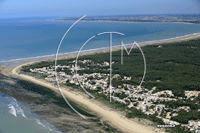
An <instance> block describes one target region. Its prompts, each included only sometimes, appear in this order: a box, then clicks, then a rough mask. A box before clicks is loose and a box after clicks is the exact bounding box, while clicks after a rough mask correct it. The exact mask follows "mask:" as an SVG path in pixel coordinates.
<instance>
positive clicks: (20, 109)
mask: <svg viewBox="0 0 200 133" xmlns="http://www.w3.org/2000/svg"><path fill="white" fill-rule="evenodd" d="M13 99H14V101H15V103H14V104H15V108H16V111H17V114H20V115H22V116H23V117H24V118H26V116H25V114H24V111H23V109H22V108H21V107H20V106H19V105H18V103H17V100H16V99H15V98H13Z"/></svg>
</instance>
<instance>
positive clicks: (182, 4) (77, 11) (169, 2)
mask: <svg viewBox="0 0 200 133" xmlns="http://www.w3.org/2000/svg"><path fill="white" fill-rule="evenodd" d="M186 13H198V14H199V13H200V0H0V18H12V17H36V16H74V15H75V16H77V15H78V16H81V15H113V14H115V15H119V14H186Z"/></svg>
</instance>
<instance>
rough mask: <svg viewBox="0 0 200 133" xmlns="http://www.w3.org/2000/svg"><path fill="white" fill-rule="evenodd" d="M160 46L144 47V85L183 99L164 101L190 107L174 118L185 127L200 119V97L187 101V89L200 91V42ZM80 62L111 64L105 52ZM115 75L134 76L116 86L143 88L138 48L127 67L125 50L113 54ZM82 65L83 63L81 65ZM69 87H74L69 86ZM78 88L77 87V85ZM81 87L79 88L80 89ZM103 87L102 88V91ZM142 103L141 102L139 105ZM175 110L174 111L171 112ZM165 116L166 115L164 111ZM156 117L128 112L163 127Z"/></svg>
mask: <svg viewBox="0 0 200 133" xmlns="http://www.w3.org/2000/svg"><path fill="white" fill-rule="evenodd" d="M157 47H158V46H157V45H152V46H145V47H142V50H143V52H144V54H145V57H146V63H147V64H146V65H147V73H146V76H145V82H144V83H143V84H142V85H143V86H144V87H145V88H147V89H149V90H150V89H152V87H154V86H156V90H154V91H153V93H155V92H158V91H162V90H172V92H173V94H174V95H175V98H177V97H182V98H183V100H177V101H168V102H161V101H158V102H159V103H163V104H165V105H166V107H170V108H176V107H179V106H189V107H190V108H191V111H190V112H185V111H183V110H181V111H179V112H178V114H180V115H178V116H174V117H172V120H176V121H178V122H180V123H182V124H184V123H186V122H188V120H190V119H194V120H196V119H199V118H200V114H199V112H197V109H198V108H199V100H200V96H198V97H197V98H195V99H194V100H193V101H190V100H185V93H184V92H185V90H196V91H200V82H199V81H200V75H199V73H200V69H199V66H200V39H199V40H191V41H187V42H182V43H173V44H163V45H162V47H161V48H157ZM72 60H74V59H70V60H62V61H60V62H59V63H60V64H61V65H67V64H66V63H69V62H70V61H72ZM79 60H92V61H94V62H95V63H103V62H104V61H107V62H109V53H101V54H95V55H87V56H82V57H79ZM113 61H114V64H113V74H119V75H120V76H121V78H123V77H124V76H128V77H132V78H131V80H124V81H122V79H114V80H113V85H114V86H118V85H121V86H122V85H123V84H124V83H126V84H131V85H139V83H140V81H141V79H142V76H143V70H144V64H143V58H142V55H141V53H140V51H139V50H138V49H133V50H132V52H131V54H130V55H129V56H128V55H127V54H126V53H125V51H124V65H121V62H120V61H121V51H115V52H113ZM52 64H53V62H41V63H37V64H33V65H30V66H25V67H23V68H22V70H23V71H25V72H28V71H29V69H30V68H32V69H33V68H36V67H38V68H41V67H42V66H49V65H52ZM79 64H81V63H79ZM108 68H109V67H108V66H105V67H100V66H97V65H92V66H90V69H85V70H80V71H78V73H79V74H83V73H87V74H89V73H94V72H96V73H98V72H99V73H108V72H109V71H108V70H107V69H108ZM91 79H92V78H91ZM67 85H70V86H71V84H69V83H67ZM73 87H75V86H73ZM76 88H77V87H76ZM99 89H100V88H98V90H99ZM98 90H96V91H92V90H88V91H89V92H90V93H92V94H94V95H96V96H97V97H98V98H99V99H101V100H106V101H108V100H109V99H108V97H107V96H105V95H104V94H97V91H98ZM116 95H119V97H120V98H124V97H125V94H121V95H120V94H116ZM108 103H109V104H111V105H115V106H118V107H120V108H122V109H126V107H125V105H124V104H121V103H118V102H117V103H116V102H111V103H110V102H108ZM136 104H138V103H136ZM170 111H171V110H170ZM163 113H164V112H163ZM155 116H156V115H145V114H144V113H142V112H141V111H140V110H137V109H135V108H131V109H128V113H127V117H129V118H131V117H139V118H148V119H150V120H152V121H154V122H156V123H158V124H163V122H162V120H161V119H159V118H157V117H155ZM169 131H170V132H178V133H179V132H180V133H182V132H186V131H185V129H184V128H183V127H181V126H176V128H171V129H169Z"/></svg>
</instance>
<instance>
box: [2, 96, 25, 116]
mask: <svg viewBox="0 0 200 133" xmlns="http://www.w3.org/2000/svg"><path fill="white" fill-rule="evenodd" d="M6 98H8V100H9V101H10V104H8V106H9V109H10V110H9V111H10V112H12V114H13V113H14V112H13V111H14V110H15V117H17V114H18V115H21V116H23V117H24V118H26V115H25V114H24V111H23V109H22V108H21V107H20V106H19V105H18V103H17V100H16V99H15V98H13V97H6ZM11 109H12V110H13V111H11Z"/></svg>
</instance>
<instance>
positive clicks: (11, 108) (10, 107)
mask: <svg viewBox="0 0 200 133" xmlns="http://www.w3.org/2000/svg"><path fill="white" fill-rule="evenodd" d="M8 108H9V111H8V112H9V113H11V114H12V115H14V116H15V117H17V112H16V109H15V107H14V106H13V105H12V104H8Z"/></svg>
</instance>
